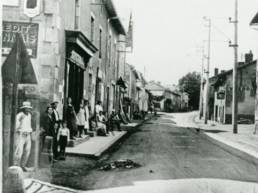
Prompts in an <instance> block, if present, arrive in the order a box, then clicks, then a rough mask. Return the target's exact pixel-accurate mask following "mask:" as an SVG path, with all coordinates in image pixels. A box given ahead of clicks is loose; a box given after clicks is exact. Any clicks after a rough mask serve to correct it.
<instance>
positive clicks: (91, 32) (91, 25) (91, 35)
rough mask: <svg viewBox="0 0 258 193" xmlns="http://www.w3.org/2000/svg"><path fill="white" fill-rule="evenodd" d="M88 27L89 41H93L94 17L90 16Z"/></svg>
mask: <svg viewBox="0 0 258 193" xmlns="http://www.w3.org/2000/svg"><path fill="white" fill-rule="evenodd" d="M90 27H91V31H90V40H91V42H93V41H94V27H95V19H94V17H91V21H90Z"/></svg>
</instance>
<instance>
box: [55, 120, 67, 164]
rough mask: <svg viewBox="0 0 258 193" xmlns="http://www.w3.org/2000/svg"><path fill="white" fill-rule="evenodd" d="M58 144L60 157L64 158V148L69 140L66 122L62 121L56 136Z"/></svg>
mask: <svg viewBox="0 0 258 193" xmlns="http://www.w3.org/2000/svg"><path fill="white" fill-rule="evenodd" d="M57 139H58V142H59V145H60V152H59V153H60V159H61V160H65V150H66V146H67V144H68V142H69V141H70V131H69V129H68V128H67V124H66V122H63V124H62V126H61V128H60V130H59V132H58V136H57Z"/></svg>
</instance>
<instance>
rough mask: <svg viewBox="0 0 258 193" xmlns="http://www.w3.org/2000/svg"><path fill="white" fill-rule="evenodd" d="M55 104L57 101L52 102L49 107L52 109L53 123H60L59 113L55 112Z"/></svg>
mask: <svg viewBox="0 0 258 193" xmlns="http://www.w3.org/2000/svg"><path fill="white" fill-rule="evenodd" d="M57 104H58V101H54V102H52V103H51V106H52V108H53V119H54V122H55V123H58V124H59V123H60V117H59V113H58V112H57Z"/></svg>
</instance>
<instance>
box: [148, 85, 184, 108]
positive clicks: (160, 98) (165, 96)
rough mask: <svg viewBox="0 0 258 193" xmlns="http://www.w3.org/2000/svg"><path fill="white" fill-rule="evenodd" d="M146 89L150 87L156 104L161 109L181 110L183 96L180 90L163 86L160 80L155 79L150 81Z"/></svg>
mask: <svg viewBox="0 0 258 193" xmlns="http://www.w3.org/2000/svg"><path fill="white" fill-rule="evenodd" d="M173 88H174V87H173ZM146 89H148V90H149V91H150V93H151V94H152V96H153V101H154V106H155V107H156V108H158V109H160V111H164V112H178V111H181V102H182V96H181V93H180V92H179V91H178V90H172V89H171V88H168V87H165V86H162V85H161V84H160V83H159V82H155V81H150V82H148V84H147V86H146ZM185 99H186V98H185ZM187 103H188V102H187Z"/></svg>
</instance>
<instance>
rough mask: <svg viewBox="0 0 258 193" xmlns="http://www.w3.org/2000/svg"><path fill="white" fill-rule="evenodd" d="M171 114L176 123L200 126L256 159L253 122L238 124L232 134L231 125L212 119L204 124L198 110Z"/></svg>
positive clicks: (257, 149)
mask: <svg viewBox="0 0 258 193" xmlns="http://www.w3.org/2000/svg"><path fill="white" fill-rule="evenodd" d="M173 116H174V119H175V120H174V121H176V122H177V124H178V125H180V126H181V122H183V125H182V126H185V127H195V128H200V129H201V130H203V131H204V132H205V134H206V135H207V136H209V137H211V138H212V139H214V140H216V141H218V142H221V143H223V144H224V145H227V146H229V147H232V148H234V149H237V150H240V151H241V152H244V153H246V154H248V155H250V156H252V157H254V158H256V159H258V134H256V135H254V134H253V132H254V124H251V125H247V124H239V125H238V134H233V127H232V125H224V124H219V123H216V122H213V121H209V122H208V124H207V125H205V124H204V121H203V120H200V119H199V117H198V112H190V113H187V114H186V115H182V114H181V115H180V114H175V115H174V114H173ZM257 161H258V160H257Z"/></svg>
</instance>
